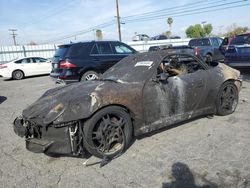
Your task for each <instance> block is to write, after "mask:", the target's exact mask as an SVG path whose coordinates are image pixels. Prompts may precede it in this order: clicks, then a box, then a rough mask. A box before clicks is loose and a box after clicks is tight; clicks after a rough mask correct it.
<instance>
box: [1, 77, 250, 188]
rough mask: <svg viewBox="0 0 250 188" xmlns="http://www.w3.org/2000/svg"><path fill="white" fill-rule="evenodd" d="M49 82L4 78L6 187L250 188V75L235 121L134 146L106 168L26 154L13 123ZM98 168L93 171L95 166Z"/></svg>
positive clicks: (165, 133) (205, 123) (175, 131)
mask: <svg viewBox="0 0 250 188" xmlns="http://www.w3.org/2000/svg"><path fill="white" fill-rule="evenodd" d="M53 87H57V86H55V84H54V83H53V82H52V81H51V79H50V78H49V76H41V77H31V78H27V79H24V80H19V81H15V80H4V79H3V78H0V126H1V131H0V187H109V188H110V187H202V186H203V187H234V188H235V187H243V188H246V187H250V75H249V74H245V75H244V83H243V88H242V91H241V93H240V100H239V104H238V108H237V109H236V111H235V113H233V114H232V115H229V116H223V117H222V116H214V117H212V118H207V117H202V118H199V119H195V120H192V121H190V122H187V123H183V124H180V125H178V126H174V127H171V128H169V129H165V130H162V131H159V132H158V133H155V134H152V135H148V136H145V137H143V138H139V139H136V140H135V142H134V143H133V144H132V146H131V147H130V148H129V149H128V150H127V151H126V152H125V153H124V154H123V155H122V156H120V157H119V158H117V159H115V160H113V161H111V162H110V163H109V164H107V165H106V166H104V167H103V168H100V167H99V165H98V164H95V165H94V163H96V162H98V161H100V160H99V159H97V158H95V157H90V158H89V159H88V162H87V164H89V166H86V165H85V162H86V160H87V159H85V158H75V157H65V156H61V157H57V158H55V157H50V156H46V155H44V154H36V153H32V152H29V151H28V150H26V149H25V141H24V139H22V138H20V137H18V136H17V135H15V133H14V131H13V128H12V122H13V120H14V119H15V117H17V116H19V115H20V114H21V113H22V110H23V109H24V108H26V107H27V106H28V105H30V104H31V103H32V102H34V101H35V100H36V99H38V98H39V97H40V96H41V95H42V94H43V93H44V92H45V91H46V90H47V89H50V88H53ZM92 164H93V165H92Z"/></svg>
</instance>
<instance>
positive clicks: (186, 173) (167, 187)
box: [162, 162, 218, 188]
mask: <svg viewBox="0 0 250 188" xmlns="http://www.w3.org/2000/svg"><path fill="white" fill-rule="evenodd" d="M172 176H173V178H174V179H175V180H173V181H172V182H170V183H164V182H163V183H162V188H217V187H218V186H217V185H216V184H214V183H212V182H209V181H206V184H205V185H202V186H198V185H195V178H194V175H193V174H192V172H191V171H190V169H189V167H188V166H187V165H186V164H184V163H180V162H177V163H174V164H173V165H172Z"/></svg>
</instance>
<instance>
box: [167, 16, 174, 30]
mask: <svg viewBox="0 0 250 188" xmlns="http://www.w3.org/2000/svg"><path fill="white" fill-rule="evenodd" d="M167 22H168V25H169V31H170V32H171V26H172V23H173V18H171V17H169V18H168V19H167Z"/></svg>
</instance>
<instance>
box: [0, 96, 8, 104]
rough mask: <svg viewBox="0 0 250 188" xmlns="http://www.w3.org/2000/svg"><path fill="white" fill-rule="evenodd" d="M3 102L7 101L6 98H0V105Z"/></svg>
mask: <svg viewBox="0 0 250 188" xmlns="http://www.w3.org/2000/svg"><path fill="white" fill-rule="evenodd" d="M5 100H7V97H4V96H0V104H2V103H3V102H4V101H5Z"/></svg>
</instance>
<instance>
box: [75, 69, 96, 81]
mask: <svg viewBox="0 0 250 188" xmlns="http://www.w3.org/2000/svg"><path fill="white" fill-rule="evenodd" d="M88 71H94V72H96V73H97V74H100V71H98V69H96V68H94V67H89V68H86V69H81V70H79V81H80V80H81V78H82V76H83V75H84V74H85V73H86V72H88Z"/></svg>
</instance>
